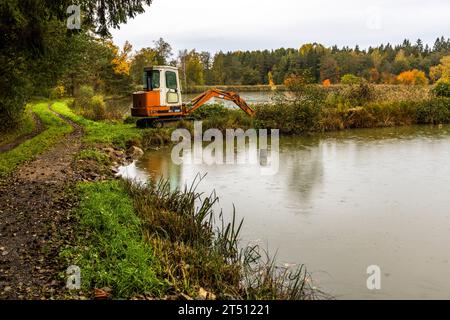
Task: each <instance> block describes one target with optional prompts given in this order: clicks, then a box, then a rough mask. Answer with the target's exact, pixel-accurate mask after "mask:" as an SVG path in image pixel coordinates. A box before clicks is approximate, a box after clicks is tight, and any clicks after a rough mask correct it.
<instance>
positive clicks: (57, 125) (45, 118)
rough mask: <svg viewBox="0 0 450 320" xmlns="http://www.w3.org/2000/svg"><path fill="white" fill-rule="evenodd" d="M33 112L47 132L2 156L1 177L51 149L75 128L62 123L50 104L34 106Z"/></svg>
mask: <svg viewBox="0 0 450 320" xmlns="http://www.w3.org/2000/svg"><path fill="white" fill-rule="evenodd" d="M32 110H33V112H35V113H36V114H37V115H38V117H39V118H40V119H41V120H42V123H43V125H44V126H45V128H46V129H45V130H44V131H43V132H42V133H40V134H39V135H37V136H36V137H34V138H32V139H29V140H27V141H25V142H23V143H22V144H20V145H19V146H17V147H16V148H14V149H12V150H10V151H8V152H5V153H2V154H0V177H5V176H7V175H8V174H10V173H11V172H12V171H14V170H15V169H16V168H17V167H18V166H19V165H21V164H23V163H24V162H26V161H29V160H31V159H33V158H34V157H35V156H36V155H38V154H40V153H42V152H44V151H45V150H47V149H49V148H50V147H51V146H53V145H54V144H55V143H57V142H58V141H59V140H60V139H61V137H62V136H64V135H65V134H68V133H70V132H72V130H73V128H72V127H71V126H70V125H68V124H67V123H66V122H64V121H62V120H61V119H60V118H58V117H57V116H56V115H55V114H53V113H52V112H51V111H50V110H49V109H48V102H41V103H37V104H35V105H33V106H32Z"/></svg>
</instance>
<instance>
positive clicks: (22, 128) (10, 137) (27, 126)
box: [0, 105, 35, 145]
mask: <svg viewBox="0 0 450 320" xmlns="http://www.w3.org/2000/svg"><path fill="white" fill-rule="evenodd" d="M34 128H35V123H34V121H33V117H32V116H31V106H30V105H28V106H27V107H26V109H25V111H24V112H23V116H22V119H21V120H20V122H19V127H17V128H15V129H14V130H12V131H7V132H2V134H1V135H0V145H4V144H8V143H11V142H13V141H14V140H16V139H17V138H19V137H21V136H23V135H26V134H30V133H31V132H33V130H34Z"/></svg>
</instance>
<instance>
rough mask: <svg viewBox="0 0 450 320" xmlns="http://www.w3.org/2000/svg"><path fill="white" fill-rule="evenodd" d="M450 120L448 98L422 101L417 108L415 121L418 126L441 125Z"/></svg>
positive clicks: (449, 99) (449, 102)
mask: <svg viewBox="0 0 450 320" xmlns="http://www.w3.org/2000/svg"><path fill="white" fill-rule="evenodd" d="M449 120H450V98H443V97H441V98H433V99H430V100H428V101H423V102H421V103H420V105H419V107H418V108H417V116H416V121H417V123H420V124H441V123H448V122H449Z"/></svg>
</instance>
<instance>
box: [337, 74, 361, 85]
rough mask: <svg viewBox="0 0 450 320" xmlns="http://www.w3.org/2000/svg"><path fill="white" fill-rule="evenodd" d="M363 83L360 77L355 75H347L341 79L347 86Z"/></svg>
mask: <svg viewBox="0 0 450 320" xmlns="http://www.w3.org/2000/svg"><path fill="white" fill-rule="evenodd" d="M361 82H362V79H361V78H360V77H357V76H355V75H354V74H351V73H347V74H345V75H343V76H342V77H341V83H342V84H346V85H352V84H359V83H361Z"/></svg>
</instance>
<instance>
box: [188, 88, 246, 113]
mask: <svg viewBox="0 0 450 320" xmlns="http://www.w3.org/2000/svg"><path fill="white" fill-rule="evenodd" d="M212 98H219V99H224V100H228V101H232V102H234V103H235V104H236V105H237V106H238V107H239V108H241V109H242V110H243V111H244V112H245V113H246V114H248V115H249V116H251V117H253V116H254V115H255V110H253V109H252V108H250V107H249V106H248V104H247V103H246V102H245V101H244V99H242V98H241V97H240V96H239V95H238V94H237V93H235V92H231V91H224V90H219V89H210V90H208V91H205V92H203V93H202V94H200V95H198V96H197V97H195V98H194V99H192V100H191V102H190V103H189V104H188V106H187V108H186V114H190V113H192V112H194V111H195V110H197V109H198V108H200V107H201V106H202V105H204V104H205V103H206V102H208V100H210V99H212Z"/></svg>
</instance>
